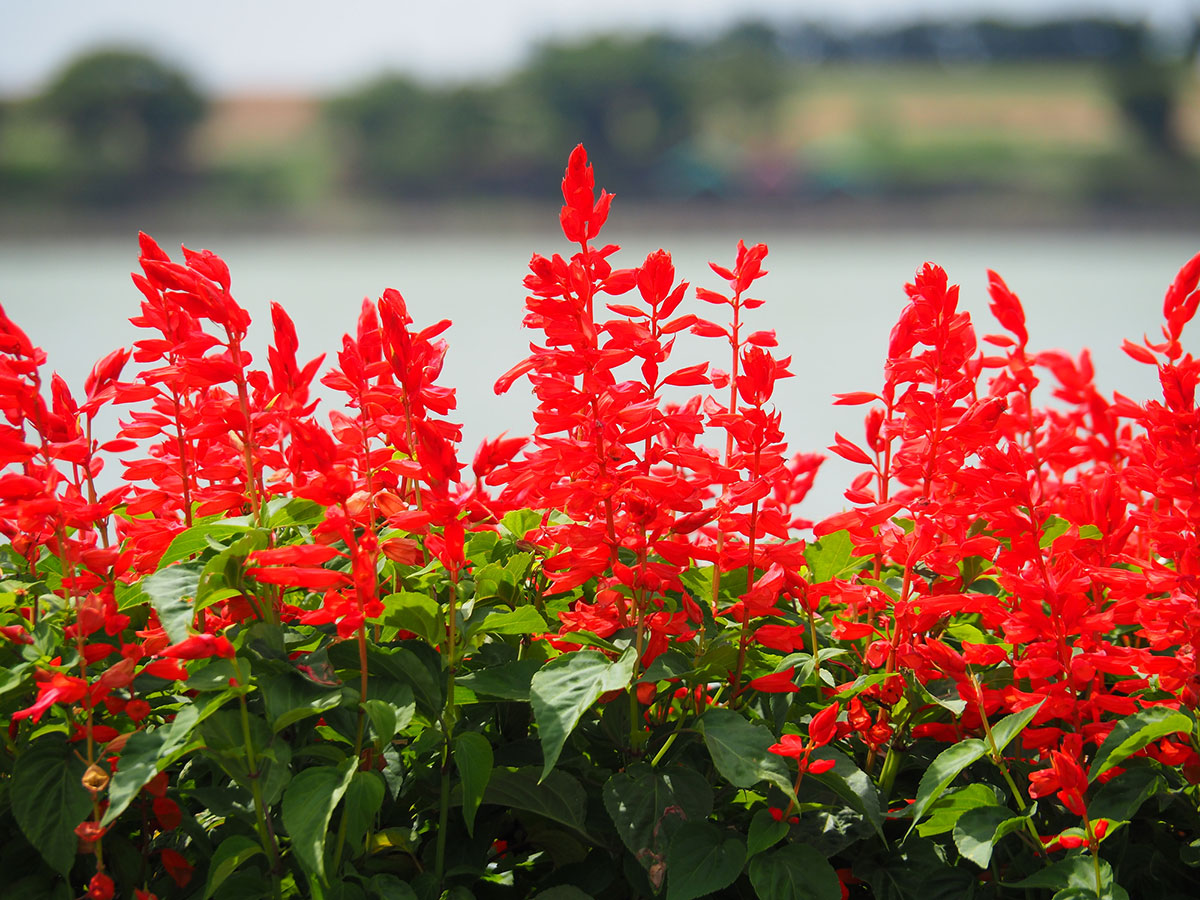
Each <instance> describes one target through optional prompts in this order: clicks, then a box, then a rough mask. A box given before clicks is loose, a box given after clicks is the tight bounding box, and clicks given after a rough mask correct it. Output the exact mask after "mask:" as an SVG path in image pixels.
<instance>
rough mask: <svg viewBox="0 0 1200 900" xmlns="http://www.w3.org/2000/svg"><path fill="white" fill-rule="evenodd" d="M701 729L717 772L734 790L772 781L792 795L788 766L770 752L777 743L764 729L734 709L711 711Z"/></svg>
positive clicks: (702, 721)
mask: <svg viewBox="0 0 1200 900" xmlns="http://www.w3.org/2000/svg"><path fill="white" fill-rule="evenodd" d="M699 727H700V731H701V733H702V734H703V735H704V743H705V745H706V746H707V747H708V752H709V755H710V756H712V761H713V764H714V765H715V766H716V767H717V771H719V772H720V773H721V775H722V776H724V778H725V779H726V780H727V781H728V782H729V783H730V784H732V785H733V786H734V787H740V788H750V787H754V786H755V785H756V784H759V783H760V782H762V781H768V782H770V783H771V784H774V785H776V786H777V787H778V788H779V789H780V790H782V791H783V792H784V793H786V794H788V795H789V796H790V795H791V793H792V779H791V777H790V775H789V773H788V769H787V766H786V765H785V764H784V762H783V760H782V759H781V758H780V757H778V756H776V755H775V754H774V753H771V752H770V750H768V749H767V748H769V747H770V746H771V745H772V744H774V743H775V739H774V738H773V737H772V736H771V732H769V731H768V730H767V729H766V728H764V727H763V726H762V725H756V724H753V723H751V722H748V721H747V720H746V719H744V718H743V717H742V716H740V715H739V714H738V713H736V712H734V711H733V710H731V709H710V710H709V711H708V712H706V713H705V714H704V715H703V716H701V718H700V723H699Z"/></svg>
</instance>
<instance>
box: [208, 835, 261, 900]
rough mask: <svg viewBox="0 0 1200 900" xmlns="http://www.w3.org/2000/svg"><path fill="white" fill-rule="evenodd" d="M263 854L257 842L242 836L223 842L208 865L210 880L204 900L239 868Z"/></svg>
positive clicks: (234, 836) (232, 837)
mask: <svg viewBox="0 0 1200 900" xmlns="http://www.w3.org/2000/svg"><path fill="white" fill-rule="evenodd" d="M262 852H263V849H262V847H260V846H259V845H258V842H257V841H253V840H251V839H250V838H248V837H246V836H245V835H242V834H235V835H232V836H230V837H227V838H225V840H223V841H221V845H220V846H219V847H217V849H216V851H215V852H214V853H213V855H212V860H211V861H210V862H209V865H208V880H207V881H206V882H205V883H204V896H203V900H208V898H209V897H211V896H212V895H213V894H214V893H215V892H216V890H217V888H219V887H220V886H221V884H222V883H223V882H224V881H225V879H226V878H228V877H229V876H230V875H232V874H233V873H234V871H235V870H236V869H237V867H238V866H240V865H241V864H242V863H244V862H245V861H246V860H248V859H250V858H251V857H253V856H255V855H257V854H259V853H262Z"/></svg>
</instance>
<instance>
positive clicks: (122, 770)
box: [102, 690, 233, 825]
mask: <svg viewBox="0 0 1200 900" xmlns="http://www.w3.org/2000/svg"><path fill="white" fill-rule="evenodd" d="M232 697H233V692H232V691H229V690H226V691H224V692H223V693H220V694H214V695H213V696H212V697H211V698H209V699H207V700H206V701H205V702H204V704H203V705H200V703H199V702H196V703H194V704H192V705H189V706H185V707H183V708H182V709H181V710H180V711H179V712H178V714H176V716H175V718H174V720H172V721H171V722H168V723H167V724H166V725H160V726H159V727H158V728H156V729H154V730H153V731H139V732H136V733H135V734H134V735H133V736H132V737H130V738H129V740H128V741H127V742H126V743H125V747H124V748H123V749H122V750H121V760H120V765H118V766H117V771H116V772H115V773H113V777H112V781H111V782H109V785H108V810H107V811H106V812H105V813H104V818H103V820H102V823H103V824H104V825H109V824H111V823H112V822H113V821H115V820H116V818H117V816H119V815H120V814H121V813H122V812H124V811H125V808H126V807H127V806H129V804H130V802H131V801H132V800H133V798H134V797H136V796H137V794H138V791H140V790H141V789H142V787H143V786H144V785H145V784H146V782H147V781H149V780H150V779H151V778H153V777H154V776H155V775H157V774H158V773H159V772H161V771H162V770H163V769H165V768H166V767H167V766H169V765H171V763H173V762H175V760H177V759H179V757H181V756H183V755H184V754H186V753H189V752H191V751H192V750H193V749H195V748H196V747H197V746H200V744H199V742H198V740H197V737H198V735H196V734H194V733H193V732H194V729H195V728H196V726H197V725H199V724H200V723H201V722H203V721H204V720H205V719H207V718H209V717H210V716H212V715H213V714H214V713H216V712H217V711H218V710H219V709H220V708H221V705H222V704H223V703H225V701H227V700H229V699H230V698H232Z"/></svg>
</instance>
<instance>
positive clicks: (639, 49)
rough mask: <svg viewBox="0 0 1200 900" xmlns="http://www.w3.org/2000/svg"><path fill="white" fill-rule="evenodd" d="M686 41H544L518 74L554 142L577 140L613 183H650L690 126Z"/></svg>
mask: <svg viewBox="0 0 1200 900" xmlns="http://www.w3.org/2000/svg"><path fill="white" fill-rule="evenodd" d="M689 52H690V47H689V45H688V44H686V43H683V42H681V41H677V40H673V39H671V38H668V37H665V36H661V35H654V36H649V37H644V38H640V39H637V40H620V39H616V38H610V37H606V38H599V39H596V40H593V41H590V42H588V43H585V44H577V45H573V46H546V47H543V48H542V49H541V50H540V51H539V52H538V53H537V54H536V55H535V57H534V59H533V60H532V61H531V63H530V64H529V66H528V68H527V69H526V70H525V72H524V73H523V74H522V76H521V77H520V79H519V80H520V83H521V84H522V85H523V86H524V88H525V89H526V90H527V91H528V93H529V95H530V97H531V98H532V99H534V100H535V101H537V102H538V103H539V104H541V105H543V106H544V108H545V109H546V112H547V115H548V117H549V122H548V127H549V130H550V134H551V136H552V138H551V139H552V142H553V143H554V144H555V146H556V149H557V150H558V151H559V155H561V151H562V150H563V148H566V149H569V148H570V146H572V145H574V144H576V143H579V142H581V141H582V142H583V143H584V144H585V145H586V146H587V148H588V153H589V155H590V156H591V157H592V159H594V160H596V161H597V162H598V163H602V164H603V168H604V170H605V172H606V173H608V174H607V175H606V184H608V185H610V186H612V187H617V188H620V187H623V186H632V187H635V188H639V189H643V188H646V187H652V182H653V177H654V174H655V169H656V167H657V166H658V165H659V163H660V161H661V160H662V157H663V155H664V153H665V152H666V151H667V150H669V149H670V148H671V147H673V146H675V145H677V144H678V143H680V142H681V141H683V140H685V139H686V138H688V137H690V136H691V135H692V134H693V133H694V132H695V130H696V110H695V105H694V104H693V102H692V94H691V89H690V86H689V82H688V77H687V72H686V65H685V64H686V62H687V59H688V56H689Z"/></svg>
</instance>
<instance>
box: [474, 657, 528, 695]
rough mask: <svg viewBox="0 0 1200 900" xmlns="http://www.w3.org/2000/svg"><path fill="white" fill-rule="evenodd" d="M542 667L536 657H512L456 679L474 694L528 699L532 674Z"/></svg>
mask: <svg viewBox="0 0 1200 900" xmlns="http://www.w3.org/2000/svg"><path fill="white" fill-rule="evenodd" d="M541 667H542V663H541V662H540V661H539V660H536V659H514V660H513V661H512V662H506V663H503V664H501V665H498V666H491V667H490V668H487V669H480V670H478V671H476V672H471V673H470V674H468V675H464V676H462V677H461V678H459V679H458V681H457V682H456V683H457V684H461V685H462V686H463V687H467V688H470V689H471V690H472V691H474V692H475V693H476V694H483V695H484V696H487V697H499V698H501V699H503V700H524V701H528V700H529V686H530V684H531V682H532V681H533V675H534V673H535V672H537V670H538V669H540V668H541Z"/></svg>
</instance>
